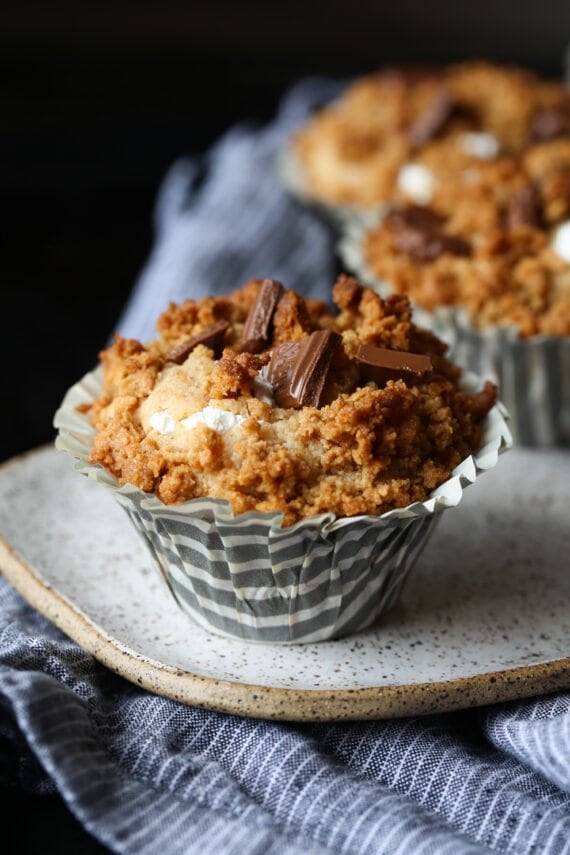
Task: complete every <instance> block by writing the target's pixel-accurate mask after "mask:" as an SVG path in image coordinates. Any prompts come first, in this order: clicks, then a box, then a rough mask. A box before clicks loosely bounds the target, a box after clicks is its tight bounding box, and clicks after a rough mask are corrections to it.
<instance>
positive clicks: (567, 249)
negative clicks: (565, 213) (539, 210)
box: [550, 220, 570, 263]
mask: <svg viewBox="0 0 570 855" xmlns="http://www.w3.org/2000/svg"><path fill="white" fill-rule="evenodd" d="M550 246H551V248H552V249H553V250H554V252H555V253H556V255H558V256H559V257H560V258H562V259H564V261H568V262H569V263H570V220H566V222H564V223H561V224H560V225H559V226H558V228H557V229H556V231H555V232H554V238H553V240H552V243H551V244H550Z"/></svg>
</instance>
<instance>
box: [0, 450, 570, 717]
mask: <svg viewBox="0 0 570 855" xmlns="http://www.w3.org/2000/svg"><path fill="white" fill-rule="evenodd" d="M569 506H570V454H569V453H568V452H567V451H529V450H524V451H523V450H520V449H517V450H514V451H512V452H510V453H509V454H508V455H507V456H506V458H505V459H504V460H502V461H501V466H499V467H498V468H497V469H496V470H493V471H491V472H489V473H486V474H485V476H484V477H483V478H481V479H480V480H479V481H478V482H477V485H476V487H475V488H473V489H472V490H471V491H470V492H468V493H466V495H465V496H464V498H463V501H462V503H461V505H460V506H459V508H457V509H455V510H452V511H448V512H446V513H445V514H444V516H443V519H442V520H441V522H440V525H439V528H438V529H437V531H436V534H435V535H434V537H433V539H432V541H431V542H430V544H429V546H428V547H427V548H426V550H425V552H424V554H423V555H422V556H421V558H420V560H419V561H418V565H417V568H416V570H415V571H414V572H413V573H412V574H411V579H410V583H409V585H408V588H407V591H406V593H405V594H404V599H403V602H402V604H401V605H400V606H398V607H397V608H396V609H395V610H393V611H392V612H391V613H390V614H389V615H388V616H387V618H386V619H384V621H383V622H382V623H381V625H380V626H377V627H375V628H372V629H369V630H366V631H364V632H361V633H359V634H357V635H354V636H352V637H350V638H346V639H341V640H339V641H333V642H321V643H320V644H308V645H295V646H290V647H288V646H271V645H254V644H248V643H245V642H240V641H236V640H229V639H227V638H222V637H219V636H216V635H213V634H211V633H208V632H206V631H205V630H203V629H201V628H199V627H198V626H196V625H195V624H193V623H192V622H191V621H190V619H189V618H188V617H186V616H185V615H184V614H182V613H181V612H179V611H178V610H177V608H176V605H175V604H174V602H173V600H172V599H171V597H170V595H169V594H168V593H167V592H166V590H165V589H164V588H163V587H162V586H163V583H162V582H161V580H160V579H159V578H158V576H157V575H156V574H155V572H154V571H153V570H152V569H151V567H150V563H149V559H148V556H147V553H146V551H145V549H144V546H143V545H142V543H141V542H139V540H138V537H137V535H136V533H135V531H134V530H131V527H130V523H129V521H128V519H127V517H126V516H125V514H124V513H123V511H122V510H121V508H120V507H119V506H118V505H117V504H115V503H114V502H113V499H112V498H111V497H110V496H109V495H108V494H107V493H106V491H104V490H103V489H101V488H100V487H99V485H97V484H94V483H92V482H90V481H88V480H87V479H85V478H81V477H80V476H79V475H78V474H77V473H76V472H74V471H73V467H72V463H71V461H70V459H69V458H68V457H67V456H66V455H64V454H61V453H58V452H55V451H53V450H52V449H42V450H39V451H36V452H32V453H31V454H29V455H26V456H24V457H21V458H17V459H16V460H14V461H10V462H9V463H8V464H4V466H3V467H1V468H0V533H1V535H2V538H1V540H0V568H1V569H2V572H3V574H4V575H5V576H6V578H7V579H8V580H9V581H10V582H11V583H12V584H13V585H14V586H15V587H16V588H17V589H18V591H19V592H20V593H21V594H22V595H23V596H24V597H25V598H26V599H27V600H28V601H29V602H30V603H31V604H32V605H33V606H35V608H37V609H38V610H39V611H41V612H42V613H43V614H45V615H46V616H47V617H48V618H49V619H50V620H52V621H53V622H54V623H56V624H57V625H58V626H59V627H60V628H61V629H63V630H64V631H65V632H66V633H67V634H68V635H70V636H71V637H72V638H74V639H75V640H76V641H77V642H79V643H80V644H81V645H83V647H85V648H87V649H88V650H90V651H91V652H92V653H93V655H94V656H96V657H97V659H99V660H100V661H101V662H103V663H104V664H105V665H107V666H108V667H109V668H112V669H113V670H114V671H116V672H117V673H119V674H121V675H123V676H124V677H126V678H127V679H129V680H132V681H133V682H136V683H138V684H140V685H142V686H144V687H146V688H147V689H149V690H150V691H153V692H157V693H158V694H164V695H168V696H169V697H173V698H176V699H178V700H181V701H184V702H185V703H191V704H196V705H198V706H204V707H209V708H214V709H218V710H223V711H227V712H235V713H240V714H248V715H254V716H260V717H266V718H281V719H295V720H328V719H348V718H351V719H357V718H384V717H385V718H389V717H395V716H403V715H410V714H415V713H428V712H436V711H446V710H452V709H461V708H464V707H469V706H476V705H478V704H484V703H490V702H494V701H499V700H507V699H511V698H518V697H525V696H530V695H536V694H540V693H542V692H549V691H554V690H556V689H562V688H570V570H569V565H568V555H569V554H570V528H569V525H568V508H569Z"/></svg>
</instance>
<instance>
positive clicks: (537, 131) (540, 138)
mask: <svg viewBox="0 0 570 855" xmlns="http://www.w3.org/2000/svg"><path fill="white" fill-rule="evenodd" d="M569 130H570V128H569V122H568V117H567V116H566V114H565V113H564V112H563V111H562V110H561V109H556V108H555V107H543V108H542V109H540V110H537V111H536V113H535V114H534V118H533V120H532V127H531V133H532V138H533V140H535V141H536V142H546V141H547V140H553V139H556V137H561V136H564V134H566V133H568V131H569Z"/></svg>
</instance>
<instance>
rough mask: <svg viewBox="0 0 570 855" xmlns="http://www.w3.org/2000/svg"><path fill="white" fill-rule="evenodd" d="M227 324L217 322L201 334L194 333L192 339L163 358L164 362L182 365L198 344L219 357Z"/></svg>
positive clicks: (225, 322)
mask: <svg viewBox="0 0 570 855" xmlns="http://www.w3.org/2000/svg"><path fill="white" fill-rule="evenodd" d="M228 327H229V324H228V322H227V321H218V323H216V324H214V325H213V326H211V327H206V329H205V330H202V332H199V333H196V335H193V336H192V338H189V339H187V340H186V341H183V342H182V344H179V345H178V346H177V347H175V348H173V349H172V350H170V351H169V352H168V353H167V354H166V356H165V357H164V361H165V362H175V363H176V364H177V365H182V363H183V362H184V361H185V359H186V357H187V356H188V354H189V353H191V352H192V351H193V350H194V348H195V347H198V345H199V344H205V345H206V347H211V348H212V350H213V351H214V353H215V354H216V356H219V355H220V353H221V351H222V350H223V347H224V336H225V333H226V330H227V329H228Z"/></svg>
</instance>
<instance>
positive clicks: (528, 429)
mask: <svg viewBox="0 0 570 855" xmlns="http://www.w3.org/2000/svg"><path fill="white" fill-rule="evenodd" d="M376 222H378V217H377V218H376ZM369 227H370V223H363V222H362V221H357V220H354V219H353V220H351V221H350V222H346V223H345V227H344V230H343V236H342V237H341V239H340V241H339V244H338V253H339V256H340V258H341V261H342V262H343V264H344V265H345V267H346V268H347V270H349V271H351V272H353V273H354V274H355V275H356V276H358V277H359V279H361V280H362V281H363V282H365V283H366V284H368V285H370V286H371V287H373V288H375V290H376V291H378V293H380V294H381V295H382V296H383V297H386V296H387V295H388V294H389V293H390V292H391V291H392V288H391V285H390V283H389V282H387V281H386V280H383V279H380V278H379V277H378V276H377V275H376V274H375V273H374V272H373V271H372V270H371V269H370V268H369V266H368V265H367V263H366V261H365V259H364V256H363V253H362V250H361V244H362V238H363V236H364V232H365V231H366V230H367V228H369ZM414 321H415V322H416V323H417V324H418V325H420V326H425V327H427V328H428V329H431V330H433V331H434V332H435V334H436V335H438V336H439V337H440V338H441V339H443V340H444V341H445V342H446V343H447V344H448V345H449V349H450V357H451V358H452V359H453V361H454V362H456V363H457V364H458V365H461V366H462V367H464V368H467V369H469V370H471V371H475V372H476V373H477V374H478V375H479V376H480V377H487V378H489V379H490V380H493V382H494V383H496V384H497V385H498V387H499V392H500V395H501V400H502V401H503V403H504V404H505V406H506V408H507V410H508V412H509V416H510V419H511V422H510V427H511V429H512V432H513V436H514V437H515V440H516V441H517V442H518V443H520V444H521V445H530V446H541V447H546V446H555V445H568V444H570V337H562V336H560V337H554V336H543V335H541V336H534V337H533V338H530V339H523V338H521V337H520V336H519V335H518V332H517V330H516V329H515V328H513V327H494V328H490V329H484V330H477V329H474V328H473V327H472V326H471V324H470V322H469V316H468V313H467V311H466V310H465V309H452V308H449V307H447V306H442V307H440V308H438V309H435V310H434V311H433V312H428V311H426V310H425V309H422V308H421V307H419V306H414Z"/></svg>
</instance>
